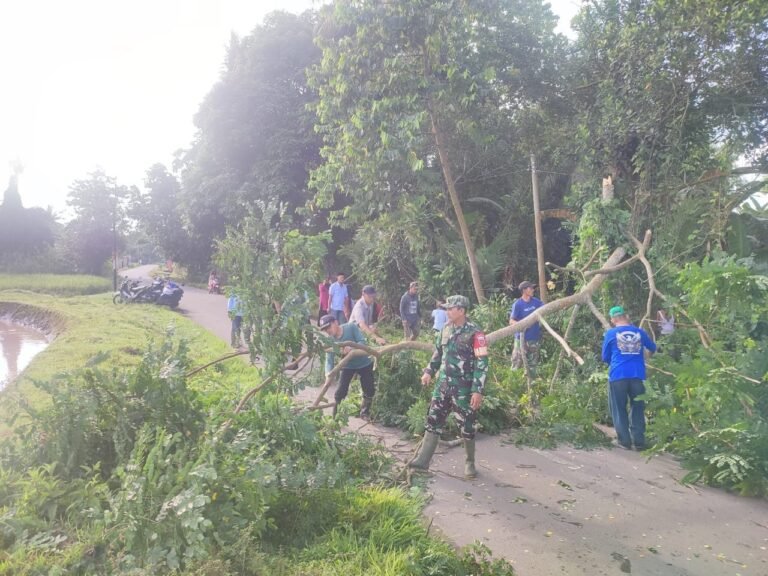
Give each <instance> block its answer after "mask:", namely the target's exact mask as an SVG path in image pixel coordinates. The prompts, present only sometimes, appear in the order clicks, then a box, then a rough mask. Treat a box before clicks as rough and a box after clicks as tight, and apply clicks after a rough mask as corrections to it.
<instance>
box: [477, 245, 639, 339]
mask: <svg viewBox="0 0 768 576" xmlns="http://www.w3.org/2000/svg"><path fill="white" fill-rule="evenodd" d="M626 254H627V252H626V250H624V248H616V249H615V250H614V251H613V252H612V253H611V255H610V256H609V257H608V259H607V260H606V261H605V263H604V264H603V267H604V268H605V267H612V266H616V265H617V264H618V263H619V262H621V261H622V259H623V258H624V256H626ZM606 278H607V276H606V275H605V274H596V275H595V276H594V278H592V279H591V280H590V281H589V282H587V284H585V285H584V286H583V287H582V288H581V290H579V291H578V292H577V293H576V294H572V295H571V296H566V297H565V298H560V299H558V300H553V301H552V302H548V303H547V304H544V306H542V307H541V308H538V309H537V310H536V312H537V314H538V315H533V314H531V315H530V316H527V317H525V318H523V319H522V320H520V321H519V322H515V324H514V325H513V326H506V327H504V328H502V329H500V330H496V331H495V332H491V333H490V334H488V337H487V340H488V344H493V343H494V342H496V341H497V340H502V339H504V338H509V337H510V336H512V335H513V334H517V333H518V332H523V331H524V330H526V329H528V328H530V327H531V326H533V325H534V324H535V323H536V322H537V321H538V318H539V316H541V317H543V316H547V315H549V314H552V313H554V312H559V311H560V310H566V309H568V308H572V307H573V306H576V305H577V304H584V305H589V302H590V301H591V298H592V294H594V293H595V292H596V291H597V289H598V288H600V286H601V285H602V284H603V282H605V279H606Z"/></svg>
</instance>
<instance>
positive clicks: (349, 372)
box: [317, 314, 376, 419]
mask: <svg viewBox="0 0 768 576" xmlns="http://www.w3.org/2000/svg"><path fill="white" fill-rule="evenodd" d="M317 327H318V328H319V329H320V330H322V331H323V332H325V333H326V334H327V335H328V336H330V338H331V340H333V342H357V343H358V344H365V343H366V342H365V336H363V333H362V332H361V331H360V328H358V326H357V324H352V323H351V322H350V323H349V324H339V322H338V320H336V317H335V316H333V315H331V314H327V315H325V316H323V317H322V318H320V322H319V323H318V325H317ZM351 351H352V348H349V347H344V348H342V349H341V354H342V355H343V356H346V355H347V354H349V353H350V352H351ZM335 356H336V355H335V354H334V353H333V351H332V350H331V351H329V352H326V354H325V375H326V377H327V376H328V374H329V373H330V371H331V370H333V365H334V363H335ZM356 374H357V375H359V376H360V387H361V388H362V389H363V405H362V407H361V408H360V418H363V419H368V418H370V414H371V404H372V403H373V396H374V395H375V394H376V384H375V382H374V379H373V358H371V357H370V356H367V355H366V356H356V357H354V358H352V359H351V360H350V361H349V363H348V364H347V365H346V366H344V368H342V369H341V377H340V378H339V385H338V387H337V388H336V393H335V394H334V399H335V400H336V405H335V406H334V407H333V415H334V416H336V412H337V410H338V408H339V404H341V402H342V401H343V400H344V398H346V397H347V394H348V393H349V383H350V382H352V378H354V377H355V375H356Z"/></svg>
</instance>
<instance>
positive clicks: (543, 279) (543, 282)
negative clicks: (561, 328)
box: [531, 154, 547, 302]
mask: <svg viewBox="0 0 768 576" xmlns="http://www.w3.org/2000/svg"><path fill="white" fill-rule="evenodd" d="M531 182H532V184H533V225H534V229H535V230H536V265H537V267H538V270H539V297H540V298H541V301H542V302H546V301H547V275H546V272H545V270H544V238H543V236H542V233H541V207H540V206H539V178H538V176H537V174H536V156H535V155H534V154H531Z"/></svg>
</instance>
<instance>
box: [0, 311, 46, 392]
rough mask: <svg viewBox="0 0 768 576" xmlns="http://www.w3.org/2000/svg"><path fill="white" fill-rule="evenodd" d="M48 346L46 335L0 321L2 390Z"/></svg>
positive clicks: (0, 381)
mask: <svg viewBox="0 0 768 576" xmlns="http://www.w3.org/2000/svg"><path fill="white" fill-rule="evenodd" d="M46 346H48V339H47V338H46V337H45V334H43V333H41V332H38V331H37V330H33V329H32V328H28V327H26V326H20V325H18V324H11V323H9V322H5V321H3V320H0V390H2V389H3V388H5V386H6V385H7V384H8V383H9V382H11V381H13V379H14V378H16V376H18V375H19V374H20V373H21V371H22V370H24V368H26V367H27V366H28V365H29V363H30V362H31V361H32V359H33V358H34V357H35V356H36V355H37V354H38V353H39V352H42V351H43V350H44V349H45V347H46Z"/></svg>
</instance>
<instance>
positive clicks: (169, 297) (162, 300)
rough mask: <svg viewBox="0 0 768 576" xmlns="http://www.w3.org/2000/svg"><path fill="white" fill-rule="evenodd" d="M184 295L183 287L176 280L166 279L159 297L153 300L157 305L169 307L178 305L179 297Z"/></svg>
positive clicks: (172, 307)
mask: <svg viewBox="0 0 768 576" xmlns="http://www.w3.org/2000/svg"><path fill="white" fill-rule="evenodd" d="M183 295H184V289H183V288H182V287H181V286H179V285H178V284H176V282H173V281H170V280H169V281H168V282H167V283H166V284H165V285H164V286H163V289H162V292H161V294H160V296H159V298H158V299H157V300H156V301H155V303H156V304H158V305H159V306H168V307H169V308H171V309H174V308H176V307H177V306H178V305H179V301H180V300H181V297H182V296H183Z"/></svg>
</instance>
